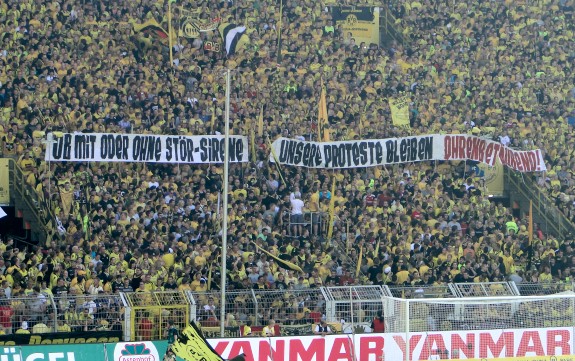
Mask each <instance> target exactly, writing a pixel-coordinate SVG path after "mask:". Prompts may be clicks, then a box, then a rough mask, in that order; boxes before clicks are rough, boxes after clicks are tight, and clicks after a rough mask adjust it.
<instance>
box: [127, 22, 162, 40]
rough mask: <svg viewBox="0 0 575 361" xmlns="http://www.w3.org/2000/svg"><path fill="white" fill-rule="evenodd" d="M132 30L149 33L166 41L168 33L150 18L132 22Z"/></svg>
mask: <svg viewBox="0 0 575 361" xmlns="http://www.w3.org/2000/svg"><path fill="white" fill-rule="evenodd" d="M134 32H136V33H145V34H150V36H152V37H154V38H158V39H161V40H165V41H168V37H169V34H168V32H167V31H166V30H164V28H162V26H161V25H160V24H159V23H158V22H157V21H156V19H154V18H152V19H149V20H148V21H146V22H145V23H142V24H134Z"/></svg>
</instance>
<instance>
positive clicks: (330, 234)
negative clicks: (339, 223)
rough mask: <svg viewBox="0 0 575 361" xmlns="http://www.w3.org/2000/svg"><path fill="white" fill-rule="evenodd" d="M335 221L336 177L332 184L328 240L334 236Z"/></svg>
mask: <svg viewBox="0 0 575 361" xmlns="http://www.w3.org/2000/svg"><path fill="white" fill-rule="evenodd" d="M334 221H335V175H334V176H333V180H332V182H331V198H330V200H329V226H328V229H327V239H328V240H330V239H331V237H332V236H333V222H334Z"/></svg>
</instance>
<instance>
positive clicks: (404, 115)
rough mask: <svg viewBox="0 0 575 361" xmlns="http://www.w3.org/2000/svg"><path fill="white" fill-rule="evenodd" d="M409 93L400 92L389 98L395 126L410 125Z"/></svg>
mask: <svg viewBox="0 0 575 361" xmlns="http://www.w3.org/2000/svg"><path fill="white" fill-rule="evenodd" d="M410 101H411V99H410V97H409V94H400V95H398V96H396V97H393V98H390V99H389V108H390V109H391V120H392V121H393V125H395V126H405V127H409V102H410Z"/></svg>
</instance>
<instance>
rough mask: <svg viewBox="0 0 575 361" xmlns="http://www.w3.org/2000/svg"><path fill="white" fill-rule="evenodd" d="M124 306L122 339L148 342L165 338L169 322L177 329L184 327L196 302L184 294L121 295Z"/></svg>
mask: <svg viewBox="0 0 575 361" xmlns="http://www.w3.org/2000/svg"><path fill="white" fill-rule="evenodd" d="M121 295H122V301H123V302H124V304H125V306H126V314H125V316H124V317H125V322H126V323H127V325H128V327H126V328H125V333H124V339H126V340H134V341H151V340H159V339H162V338H164V331H165V330H166V329H167V328H168V322H170V321H171V322H173V323H174V325H175V326H176V327H177V328H178V329H180V330H181V329H183V328H185V327H186V325H187V324H188V322H189V321H190V320H191V318H190V310H191V307H192V305H193V304H194V303H195V302H194V301H193V300H191V299H190V298H189V293H186V292H183V291H163V292H130V293H122V294H121Z"/></svg>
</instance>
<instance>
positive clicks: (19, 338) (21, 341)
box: [0, 331, 122, 346]
mask: <svg viewBox="0 0 575 361" xmlns="http://www.w3.org/2000/svg"><path fill="white" fill-rule="evenodd" d="M121 341H122V331H80V332H54V333H39V334H30V333H28V334H23V333H16V334H12V335H2V336H0V345H3V346H23V345H64V344H84V343H114V342H121Z"/></svg>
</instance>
